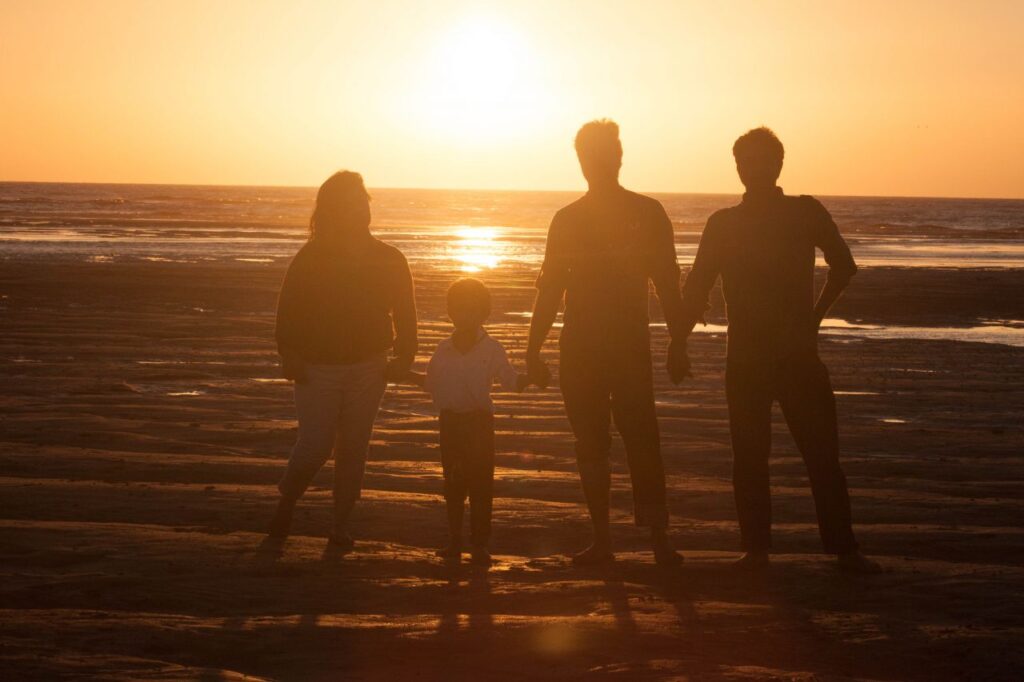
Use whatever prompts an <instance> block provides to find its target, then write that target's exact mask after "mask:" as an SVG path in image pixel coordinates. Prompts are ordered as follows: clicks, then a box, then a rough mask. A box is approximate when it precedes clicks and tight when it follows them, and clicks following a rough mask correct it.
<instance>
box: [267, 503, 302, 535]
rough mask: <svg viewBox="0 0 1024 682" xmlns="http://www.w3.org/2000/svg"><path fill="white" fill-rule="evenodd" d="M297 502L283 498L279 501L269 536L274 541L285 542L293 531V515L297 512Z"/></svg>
mask: <svg viewBox="0 0 1024 682" xmlns="http://www.w3.org/2000/svg"><path fill="white" fill-rule="evenodd" d="M295 502H296V500H293V499H291V498H289V497H282V498H281V499H280V500H278V503H277V510H275V511H274V518H273V519H271V520H270V527H269V528H268V529H267V535H268V536H269V537H270V538H272V539H274V540H284V539H285V538H286V537H288V533H289V531H291V529H292V515H293V514H294V512H295Z"/></svg>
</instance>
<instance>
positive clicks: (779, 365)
mask: <svg viewBox="0 0 1024 682" xmlns="http://www.w3.org/2000/svg"><path fill="white" fill-rule="evenodd" d="M733 155H734V156H735V158H736V169H737V171H738V173H739V176H740V180H741V181H742V182H743V185H744V186H745V187H746V190H747V191H746V193H745V194H744V195H743V201H742V202H741V203H740V204H739V205H738V206H733V207H732V208H727V209H723V210H721V211H718V212H716V213H715V214H714V215H712V216H711V218H710V219H709V220H708V223H707V226H706V227H705V228H704V234H703V235H702V236H701V241H700V247H699V249H698V251H697V257H696V259H695V260H694V264H693V269H692V270H691V271H690V273H689V274H688V275H687V277H686V283H685V285H684V287H683V301H684V308H685V310H686V313H685V315H686V321H685V329H684V331H685V334H689V332H690V331H692V329H693V327H694V325H695V324H696V322H697V321H698V320H702V319H703V315H704V312H705V310H706V307H707V302H708V294H709V293H710V291H711V288H712V286H714V283H715V280H716V279H717V278H718V276H719V275H721V277H722V291H723V293H724V295H725V302H726V307H727V310H728V317H729V346H728V356H727V360H726V398H727V401H728V404H729V423H730V431H731V433H732V447H733V487H734V492H735V496H736V507H737V511H738V516H739V523H740V533H741V535H742V543H743V549H744V550H745V552H746V554H745V555H744V557H743V558H742V559H740V562H739V565H740V566H742V567H751V568H756V567H759V566H765V565H767V563H768V552H769V549H770V547H771V523H772V520H771V492H770V489H769V479H768V459H769V455H770V453H771V413H772V404H773V403H774V402H775V401H776V400H777V401H778V402H779V404H780V406H781V407H782V413H783V415H784V416H785V418H786V423H787V424H788V425H789V430H790V432H791V433H792V434H793V439H794V440H795V441H796V445H797V448H798V449H799V450H800V454H801V455H802V456H803V459H804V462H805V463H806V465H807V472H808V475H809V477H810V481H811V490H812V491H813V494H814V502H815V506H816V509H817V515H818V528H819V530H820V533H821V539H822V543H823V544H824V547H825V551H827V552H829V553H833V554H836V555H838V557H839V563H840V566H841V567H842V568H844V569H847V570H853V571H857V572H863V573H870V572H876V571H878V570H879V568H878V565H877V564H875V563H874V562H872V561H870V560H869V559H867V558H865V557H864V556H863V555H862V554H861V553H860V552H859V550H858V548H857V542H856V540H855V539H854V536H853V528H852V525H851V520H850V497H849V494H848V492H847V487H846V478H845V477H844V476H843V472H842V469H841V468H840V466H839V440H838V429H837V424H836V404H835V396H834V394H833V392H832V384H831V381H830V379H829V375H828V370H827V369H826V368H825V365H824V364H823V363H822V362H821V360H820V359H819V358H818V349H817V336H818V327H819V325H820V324H821V321H822V320H823V319H824V318H825V314H826V313H827V312H828V310H829V308H831V307H832V304H833V303H835V301H836V300H837V299H838V298H839V295H840V294H841V293H842V291H843V290H844V289H845V288H846V286H847V284H849V282H850V278H851V277H853V275H854V274H855V273H856V272H857V266H856V264H855V263H854V261H853V256H852V255H851V254H850V249H849V248H848V247H847V245H846V242H844V241H843V238H842V237H841V236H840V234H839V230H838V229H837V228H836V224H835V222H833V220H832V217H831V216H830V215H829V213H828V211H827V210H825V207H824V206H822V205H821V204H820V203H819V202H818V201H817V200H816V199H814V198H812V197H808V196H800V197H790V196H786V195H785V194H783V192H782V189H781V188H780V187H778V186H776V181H777V180H778V177H779V174H780V173H781V172H782V160H783V156H784V150H783V147H782V143H781V142H780V141H779V139H778V138H777V137H776V136H775V134H774V133H773V132H772V131H771V130H769V129H768V128H757V129H755V130H751V131H749V132H748V133H746V134H745V135H743V136H741V137H740V138H739V139H738V140H736V144H735V145H734V146H733ZM815 248H818V249H821V250H822V252H823V253H824V255H825V261H826V263H828V266H829V273H828V280H827V281H826V284H825V286H824V288H823V289H822V291H821V294H820V296H819V297H818V299H817V302H815V300H814V258H815ZM681 338H685V335H684V336H683V337H681Z"/></svg>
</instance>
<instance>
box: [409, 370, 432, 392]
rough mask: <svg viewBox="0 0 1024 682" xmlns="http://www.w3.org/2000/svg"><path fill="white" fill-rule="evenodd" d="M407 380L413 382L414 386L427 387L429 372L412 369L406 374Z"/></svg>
mask: <svg viewBox="0 0 1024 682" xmlns="http://www.w3.org/2000/svg"><path fill="white" fill-rule="evenodd" d="M405 380H406V381H407V382H409V383H410V384H413V385H414V386H419V387H420V388H426V386H427V373H426V372H414V371H413V370H411V369H410V370H409V371H408V372H406V374H405Z"/></svg>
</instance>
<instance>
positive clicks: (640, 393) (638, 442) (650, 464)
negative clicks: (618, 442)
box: [559, 342, 668, 528]
mask: <svg viewBox="0 0 1024 682" xmlns="http://www.w3.org/2000/svg"><path fill="white" fill-rule="evenodd" d="M559 384H560V386H561V390H562V398H563V400H564V401H565V411H566V414H567V415H568V417H569V424H570V425H571V426H572V430H573V434H574V435H575V437H576V462H577V465H578V467H579V471H580V479H581V481H582V482H583V486H584V491H585V492H586V493H587V498H588V499H587V502H588V505H590V507H591V514H592V515H593V514H594V512H595V508H596V509H597V511H598V512H599V513H600V512H601V507H602V506H603V513H605V514H606V513H607V509H608V501H609V500H608V497H609V491H610V486H611V473H610V472H611V470H610V462H609V454H610V451H611V443H612V439H611V434H610V433H609V428H610V426H611V422H612V420H613V419H614V421H615V428H616V429H617V430H618V432H619V435H620V436H622V442H623V444H624V445H625V447H626V460H627V462H628V464H629V473H630V477H631V478H632V481H633V509H634V515H635V519H636V525H638V526H648V527H651V528H665V527H667V526H668V510H667V507H666V504H665V471H664V468H663V465H662V460H661V440H660V435H659V432H658V419H657V416H656V414H655V409H654V381H653V376H652V370H651V354H650V350H649V349H648V348H642V347H640V348H635V349H629V350H625V351H623V350H618V349H616V350H600V351H595V350H592V349H581V348H575V347H572V346H567V345H566V344H565V343H564V342H563V344H562V347H561V353H560V360H559ZM592 497H596V498H597V499H592ZM595 502H596V505H595ZM604 520H605V519H601V518H595V521H597V522H603V521H604Z"/></svg>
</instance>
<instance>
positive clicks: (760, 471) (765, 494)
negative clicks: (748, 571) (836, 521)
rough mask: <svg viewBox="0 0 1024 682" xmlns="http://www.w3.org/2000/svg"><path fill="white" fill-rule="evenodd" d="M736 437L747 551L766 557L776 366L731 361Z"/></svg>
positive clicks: (736, 478) (735, 472)
mask: <svg viewBox="0 0 1024 682" xmlns="http://www.w3.org/2000/svg"><path fill="white" fill-rule="evenodd" d="M725 394H726V401H727V402H728V404H729V432H730V434H731V436H732V457H733V460H732V461H733V469H732V484H733V493H734V495H735V498H736V513H737V517H738V518H739V523H740V536H741V542H742V547H743V550H744V551H745V552H748V553H752V554H754V555H765V556H767V553H768V550H769V549H770V548H771V533H772V500H771V488H770V484H769V478H768V458H769V457H770V455H771V448H772V402H773V400H772V391H771V368H770V367H769V366H766V365H762V364H750V365H748V364H740V363H733V364H729V365H728V366H727V368H726V376H725Z"/></svg>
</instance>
